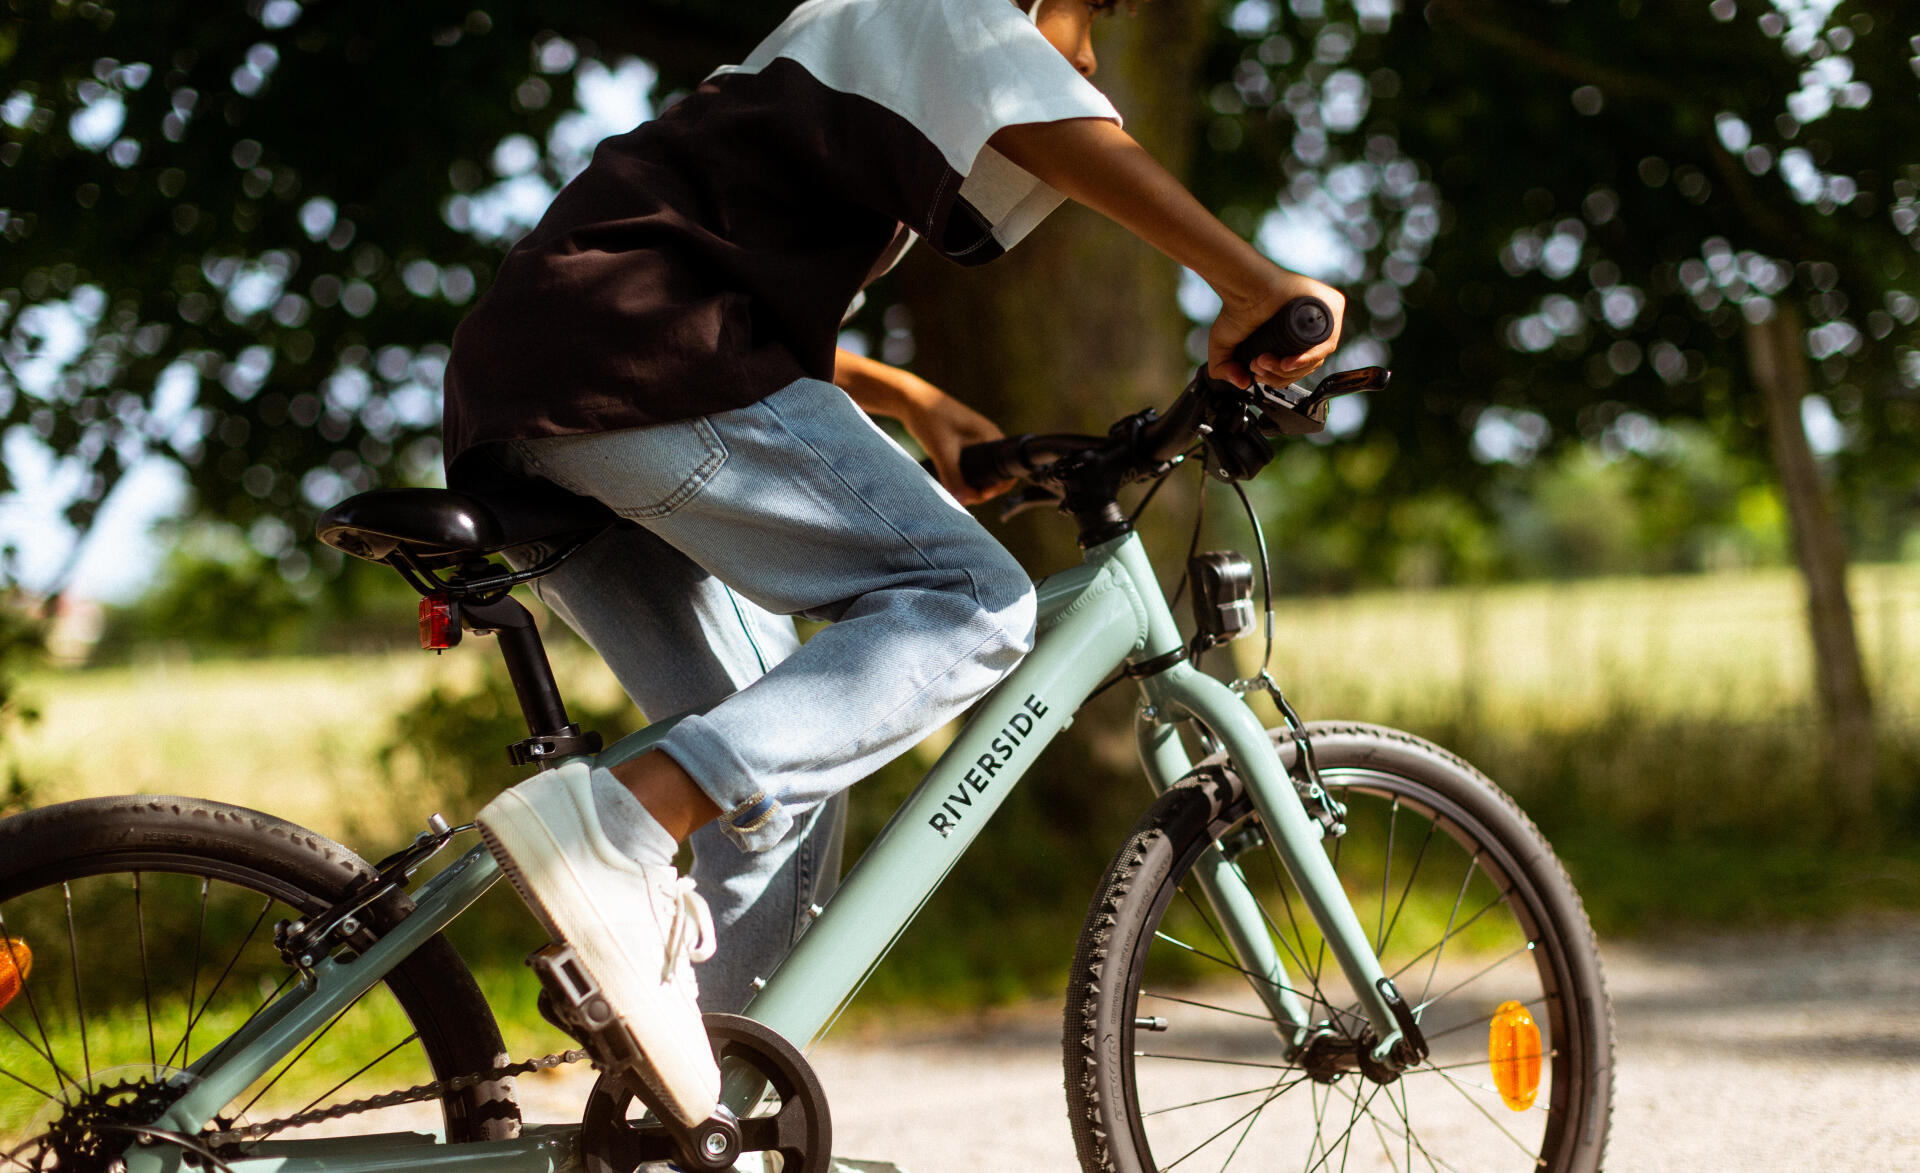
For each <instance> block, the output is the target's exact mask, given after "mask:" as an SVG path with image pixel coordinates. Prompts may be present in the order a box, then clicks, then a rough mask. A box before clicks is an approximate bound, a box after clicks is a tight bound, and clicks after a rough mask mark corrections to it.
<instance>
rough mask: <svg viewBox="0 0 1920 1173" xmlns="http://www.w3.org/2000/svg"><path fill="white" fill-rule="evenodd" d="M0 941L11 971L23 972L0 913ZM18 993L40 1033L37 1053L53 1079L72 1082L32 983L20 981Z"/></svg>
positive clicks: (36, 1029)
mask: <svg viewBox="0 0 1920 1173" xmlns="http://www.w3.org/2000/svg"><path fill="white" fill-rule="evenodd" d="M0 941H4V942H5V943H6V947H7V964H8V965H10V966H12V967H13V972H15V973H21V972H23V971H24V968H25V967H23V966H22V965H21V964H20V955H19V954H18V953H16V952H15V951H14V948H13V937H12V936H11V935H9V934H8V932H7V918H6V916H5V915H4V914H0ZM20 993H21V994H23V995H24V996H25V997H26V999H27V1013H28V1015H30V1016H31V1017H32V1018H33V1029H34V1030H35V1031H37V1032H38V1033H39V1035H40V1049H39V1052H38V1053H39V1054H40V1056H41V1057H42V1058H44V1059H45V1060H46V1061H47V1066H49V1067H51V1068H53V1081H54V1082H55V1083H58V1084H62V1085H64V1084H69V1083H72V1082H73V1080H71V1079H70V1078H68V1076H67V1072H66V1069H65V1068H64V1067H61V1066H60V1060H59V1059H58V1058H56V1057H55V1054H54V1049H53V1039H52V1038H51V1037H50V1036H49V1035H48V1034H47V1024H46V1023H45V1022H44V1021H42V1019H41V1017H40V1006H39V1004H38V1003H37V1002H35V1001H34V997H33V984H32V983H31V982H21V983H20ZM8 1025H12V1024H8ZM14 1033H15V1034H19V1033H20V1030H19V1028H18V1027H15V1028H14ZM20 1037H21V1038H23V1039H24V1038H26V1037H27V1036H26V1035H24V1034H22V1035H20ZM29 1045H31V1044H29Z"/></svg>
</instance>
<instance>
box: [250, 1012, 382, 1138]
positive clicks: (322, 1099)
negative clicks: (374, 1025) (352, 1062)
mask: <svg viewBox="0 0 1920 1173" xmlns="http://www.w3.org/2000/svg"><path fill="white" fill-rule="evenodd" d="M419 1037H420V1032H418V1031H415V1032H414V1033H412V1034H410V1035H408V1036H407V1037H406V1038H404V1039H401V1040H400V1041H399V1042H397V1043H395V1044H394V1045H393V1046H391V1047H388V1048H387V1049H386V1050H384V1051H382V1052H380V1054H378V1055H376V1056H374V1058H373V1059H372V1060H371V1061H369V1062H368V1063H367V1065H366V1066H364V1067H362V1068H361V1069H360V1070H358V1071H356V1072H354V1073H353V1074H352V1075H349V1076H347V1077H346V1078H345V1079H343V1080H341V1081H340V1082H339V1083H336V1084H334V1085H333V1086H332V1087H330V1088H328V1089H327V1090H326V1091H323V1092H321V1093H320V1094H319V1095H317V1096H315V1097H313V1100H312V1101H311V1102H310V1103H308V1104H307V1106H306V1107H304V1108H302V1109H300V1110H299V1111H298V1112H295V1113H294V1115H295V1116H304V1115H306V1114H307V1113H308V1112H311V1111H313V1110H314V1108H316V1107H318V1106H319V1105H321V1104H324V1103H326V1102H327V1097H329V1096H331V1095H333V1093H335V1092H337V1091H339V1090H340V1089H341V1088H343V1087H346V1086H347V1085H348V1084H350V1083H352V1082H353V1081H354V1080H356V1079H359V1078H360V1077H361V1076H363V1075H365V1074H366V1073H367V1072H369V1071H372V1070H373V1069H374V1068H376V1067H378V1066H380V1064H382V1063H384V1062H386V1061H387V1060H388V1059H389V1058H391V1057H392V1055H393V1053H394V1052H395V1051H398V1050H399V1049H400V1048H402V1047H404V1046H406V1045H407V1044H408V1043H411V1042H412V1041H413V1040H415V1039H417V1038H419ZM262 1139H265V1138H262Z"/></svg>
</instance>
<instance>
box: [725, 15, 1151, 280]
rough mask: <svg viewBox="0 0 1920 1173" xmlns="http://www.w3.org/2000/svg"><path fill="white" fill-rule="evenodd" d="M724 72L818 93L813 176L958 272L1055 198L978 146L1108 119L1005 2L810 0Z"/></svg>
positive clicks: (1014, 234) (1010, 241) (1014, 235)
mask: <svg viewBox="0 0 1920 1173" xmlns="http://www.w3.org/2000/svg"><path fill="white" fill-rule="evenodd" d="M795 66H797V67H798V69H797V70H796V69H794V68H793V67H795ZM729 72H742V73H763V74H764V73H769V72H771V74H774V75H779V76H782V77H785V76H787V75H794V76H795V77H796V83H795V84H797V85H800V86H807V85H815V86H819V87H822V88H824V90H826V91H828V93H827V95H826V98H827V101H828V104H829V105H830V106H831V108H832V109H834V110H835V111H836V113H835V115H834V116H833V117H832V118H831V121H832V122H833V123H834V124H835V125H833V126H831V127H826V128H813V129H815V130H824V135H825V137H824V142H825V144H826V147H827V150H826V152H825V158H824V159H823V161H822V166H823V168H824V173H825V176H826V179H827V181H829V182H832V183H834V184H835V185H836V186H838V187H840V188H841V189H842V190H844V191H845V193H846V194H847V195H848V197H849V198H851V199H854V200H856V201H857V202H861V203H863V204H865V205H866V206H869V207H872V208H875V209H876V210H878V211H882V212H884V213H886V214H887V215H890V216H892V217H894V218H895V219H897V220H899V221H900V222H901V223H903V224H905V225H907V226H908V227H909V228H911V229H913V230H914V231H915V232H917V233H919V234H920V235H921V236H922V237H923V238H925V239H926V241H927V242H928V244H930V245H931V246H933V247H934V248H936V249H938V250H939V251H940V252H942V253H944V254H946V255H947V256H949V257H952V258H953V259H955V260H958V261H960V262H961V263H963V264H978V263H982V262H985V261H988V260H992V259H993V258H994V257H996V256H999V255H1000V254H1001V253H1002V252H1004V251H1006V249H1008V248H1011V247H1012V246H1013V245H1014V244H1015V243H1016V242H1018V241H1019V240H1020V238H1021V237H1023V236H1025V235H1026V234H1027V232H1028V231H1030V230H1031V229H1032V228H1033V227H1034V226H1035V225H1036V224H1038V223H1039V222H1040V221H1041V220H1042V219H1044V218H1045V217H1046V216H1047V214H1048V213H1049V212H1051V211H1052V210H1053V209H1054V208H1055V207H1057V206H1059V204H1060V202H1061V199H1062V197H1061V196H1060V194H1059V193H1058V192H1056V191H1054V190H1053V189H1052V188H1050V187H1048V186H1047V185H1046V184H1044V183H1042V182H1040V180H1038V179H1036V178H1034V176H1032V175H1031V174H1029V173H1028V172H1026V171H1025V170H1022V169H1021V168H1019V167H1017V166H1015V165H1014V164H1013V163H1011V162H1010V161H1008V160H1007V159H1006V158H1005V157H1004V156H1002V155H1001V154H999V153H998V152H997V151H994V150H993V149H992V148H991V147H988V146H987V145H986V144H987V140H988V139H989V138H991V137H992V136H993V134H994V133H995V132H996V131H998V130H1000V129H1001V128H1002V127H1007V126H1016V125H1021V124H1024V123H1033V122H1057V121H1062V120H1065V119H1071V118H1100V119H1105V120H1108V121H1112V122H1115V123H1118V122H1119V121H1120V115H1119V113H1118V112H1117V111H1116V110H1115V109H1114V107H1113V103H1112V102H1110V101H1108V100H1107V97H1106V95H1104V94H1102V93H1101V92H1100V91H1099V90H1097V89H1095V88H1094V86H1093V85H1092V83H1090V82H1089V81H1087V79H1086V78H1084V77H1081V76H1080V74H1079V71H1077V70H1076V69H1074V67H1073V66H1072V64H1071V63H1069V62H1068V61H1067V59H1066V58H1065V57H1063V56H1062V55H1061V54H1060V53H1059V51H1058V50H1056V49H1055V48H1054V47H1053V46H1052V45H1051V44H1049V43H1048V41H1047V39H1046V38H1045V37H1044V36H1042V35H1041V33H1040V31H1039V29H1037V28H1035V27H1034V26H1033V24H1032V22H1031V21H1029V20H1028V19H1027V17H1026V15H1025V14H1024V13H1022V12H1021V11H1020V10H1019V9H1018V8H1017V7H1015V6H1014V5H1013V4H1012V3H1011V2H1010V0H811V2H810V3H807V4H803V5H801V7H800V8H798V9H796V10H795V11H794V13H793V14H792V15H791V16H790V17H789V18H788V19H787V21H786V22H785V23H783V24H782V25H781V26H780V28H779V29H777V30H775V32H774V33H773V35H771V36H770V37H768V38H767V40H766V41H764V42H762V44H761V45H760V47H759V48H758V49H756V50H755V51H754V52H753V54H752V55H751V56H749V57H748V58H747V60H746V61H744V62H742V63H741V64H740V65H738V66H732V67H728V68H727V69H724V70H721V71H719V73H717V74H716V75H715V76H716V78H719V77H723V76H724V75H725V74H727V73H729ZM803 108H806V109H812V110H815V111H818V110H820V109H821V108H822V106H821V103H820V101H819V98H818V97H816V98H815V100H810V101H802V102H796V103H795V105H794V106H793V109H795V110H799V109H803Z"/></svg>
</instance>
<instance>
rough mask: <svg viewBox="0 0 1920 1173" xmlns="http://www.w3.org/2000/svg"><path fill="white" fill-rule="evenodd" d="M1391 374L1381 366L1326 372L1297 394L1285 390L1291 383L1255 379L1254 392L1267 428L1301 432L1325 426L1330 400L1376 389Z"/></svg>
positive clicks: (1285, 432) (1387, 380) (1385, 381)
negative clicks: (1317, 382) (1276, 384)
mask: <svg viewBox="0 0 1920 1173" xmlns="http://www.w3.org/2000/svg"><path fill="white" fill-rule="evenodd" d="M1392 378H1393V372H1392V371H1389V370H1388V369H1387V368H1385V367H1359V368H1357V369H1355V370H1351V371H1339V372H1337V373H1335V374H1331V375H1328V376H1327V377H1326V378H1324V379H1322V380H1320V385H1319V386H1317V387H1315V388H1314V389H1313V390H1312V391H1309V392H1307V393H1306V394H1304V395H1301V396H1298V397H1294V396H1292V395H1290V394H1289V392H1290V391H1292V390H1293V388H1292V387H1273V386H1269V385H1267V384H1265V383H1255V384H1254V388H1255V390H1254V394H1255V395H1256V397H1257V398H1258V399H1259V400H1260V408H1261V415H1262V416H1263V417H1264V422H1265V424H1266V425H1267V427H1268V428H1270V429H1272V431H1274V432H1277V433H1279V434H1280V435H1283V436H1304V435H1308V434H1310V433H1313V432H1318V431H1322V430H1324V429H1325V428H1326V426H1327V403H1328V402H1329V401H1330V400H1332V399H1335V398H1337V397H1338V396H1341V395H1352V394H1354V393H1355V392H1359V391H1378V390H1380V389H1381V388H1382V387H1385V386H1386V385H1387V383H1388V382H1389V381H1390V380H1391V379H1392Z"/></svg>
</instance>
